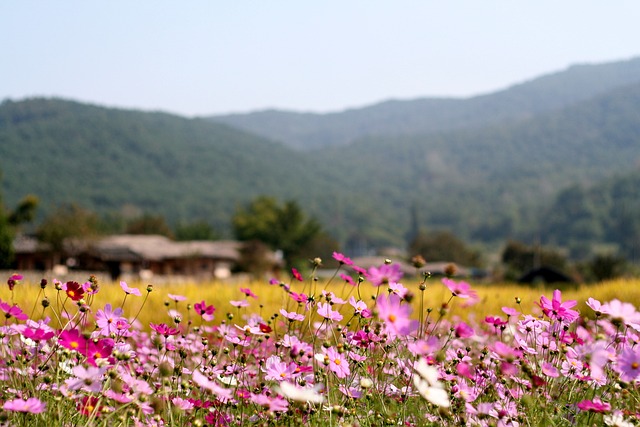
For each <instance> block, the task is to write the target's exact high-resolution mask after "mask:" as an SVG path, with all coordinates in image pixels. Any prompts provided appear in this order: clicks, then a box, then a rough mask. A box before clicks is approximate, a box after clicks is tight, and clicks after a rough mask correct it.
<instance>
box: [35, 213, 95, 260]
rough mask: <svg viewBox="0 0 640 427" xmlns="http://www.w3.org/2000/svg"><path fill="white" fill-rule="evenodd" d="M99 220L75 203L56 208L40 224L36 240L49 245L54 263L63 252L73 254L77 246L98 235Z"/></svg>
mask: <svg viewBox="0 0 640 427" xmlns="http://www.w3.org/2000/svg"><path fill="white" fill-rule="evenodd" d="M100 228H101V227H100V218H99V217H98V215H97V214H96V213H95V212H93V211H90V210H88V209H85V208H82V207H80V206H78V205H77V204H75V203H71V204H64V205H61V206H59V207H58V208H56V209H55V210H54V211H53V212H52V213H51V214H49V215H48V216H47V217H46V218H45V219H44V221H42V223H41V224H40V226H39V227H38V229H37V231H36V235H37V237H38V239H39V240H40V241H42V242H44V243H48V244H49V245H51V249H52V250H53V252H54V256H55V257H56V258H57V259H56V260H55V262H56V263H59V262H60V257H61V256H62V254H63V253H65V252H71V253H73V252H74V251H75V249H76V247H77V246H78V245H83V244H84V243H86V242H87V241H88V240H90V239H92V238H95V237H96V236H98V235H99V234H100V232H99V230H100Z"/></svg>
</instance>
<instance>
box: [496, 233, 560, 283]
mask: <svg viewBox="0 0 640 427" xmlns="http://www.w3.org/2000/svg"><path fill="white" fill-rule="evenodd" d="M502 263H503V264H504V266H505V268H506V271H505V279H506V280H517V279H518V278H519V277H521V276H522V275H523V274H525V273H526V272H528V271H529V270H531V269H533V268H537V267H552V268H555V269H558V270H561V271H562V270H565V269H566V268H567V264H568V262H567V257H566V256H565V255H563V254H562V253H560V252H559V251H558V250H556V249H553V248H547V247H542V246H540V245H533V246H528V245H526V244H524V243H522V242H517V241H509V242H507V244H506V245H505V248H504V249H503V251H502Z"/></svg>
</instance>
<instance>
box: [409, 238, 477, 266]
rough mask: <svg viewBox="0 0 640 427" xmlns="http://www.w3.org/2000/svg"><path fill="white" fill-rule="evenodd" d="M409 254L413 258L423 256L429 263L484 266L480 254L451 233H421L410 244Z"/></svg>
mask: <svg viewBox="0 0 640 427" xmlns="http://www.w3.org/2000/svg"><path fill="white" fill-rule="evenodd" d="M409 252H410V253H411V255H412V256H413V255H422V257H423V258H424V259H425V260H427V261H429V262H432V261H448V262H455V263H457V264H461V265H464V266H467V267H480V266H481V264H482V257H481V254H480V252H479V251H477V250H474V249H472V248H470V247H469V246H467V244H466V243H465V242H463V241H462V240H460V239H459V238H457V237H456V236H455V235H454V234H453V233H451V232H449V231H436V232H433V233H427V232H425V231H419V232H418V234H417V235H416V236H415V237H414V238H413V240H412V241H411V243H410V244H409Z"/></svg>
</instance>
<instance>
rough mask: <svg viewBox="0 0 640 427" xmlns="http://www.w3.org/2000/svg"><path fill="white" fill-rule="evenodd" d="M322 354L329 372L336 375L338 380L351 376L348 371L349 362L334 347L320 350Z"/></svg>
mask: <svg viewBox="0 0 640 427" xmlns="http://www.w3.org/2000/svg"><path fill="white" fill-rule="evenodd" d="M322 350H323V353H324V359H325V360H326V361H328V363H329V370H330V371H331V372H333V373H334V374H336V377H338V378H346V377H348V376H349V375H351V370H350V369H349V361H348V360H347V359H346V358H345V357H344V356H343V355H342V354H340V353H339V352H338V350H336V349H335V348H334V347H329V348H327V349H324V348H323V349H322Z"/></svg>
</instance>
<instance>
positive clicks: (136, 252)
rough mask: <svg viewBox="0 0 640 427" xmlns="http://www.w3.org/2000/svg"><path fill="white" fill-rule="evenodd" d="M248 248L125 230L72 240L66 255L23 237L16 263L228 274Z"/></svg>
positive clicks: (138, 273) (22, 266) (123, 273)
mask: <svg viewBox="0 0 640 427" xmlns="http://www.w3.org/2000/svg"><path fill="white" fill-rule="evenodd" d="M242 247H243V243H242V242H238V241H231V240H219V241H186V242H180V241H174V240H171V239H169V238H167V237H165V236H160V235H129V234H125V235H113V236H106V237H103V238H98V239H93V240H87V241H83V242H82V243H81V244H80V243H79V242H78V241H75V242H69V244H65V248H66V249H65V250H64V253H63V254H53V253H52V251H51V249H50V247H48V246H47V245H45V244H42V243H41V242H38V241H37V240H35V239H33V238H27V237H21V238H19V239H16V242H15V251H16V261H15V264H16V269H17V270H18V271H25V270H43V271H44V270H53V269H55V268H56V267H57V266H58V267H63V268H70V269H78V270H85V271H98V272H107V273H108V274H109V275H110V277H111V278H112V279H114V280H116V279H118V278H121V277H127V278H131V277H138V278H142V279H149V278H151V277H152V276H183V277H188V278H193V279H196V280H210V279H226V278H229V277H230V276H231V274H232V273H233V272H234V270H235V269H236V267H237V265H238V263H239V262H240V259H241V256H242V255H241V252H242ZM271 255H272V254H270V255H269V256H271ZM274 259H275V256H274ZM59 264H61V265H59Z"/></svg>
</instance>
